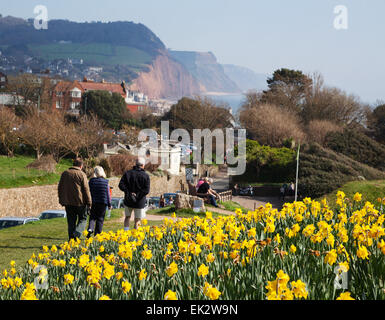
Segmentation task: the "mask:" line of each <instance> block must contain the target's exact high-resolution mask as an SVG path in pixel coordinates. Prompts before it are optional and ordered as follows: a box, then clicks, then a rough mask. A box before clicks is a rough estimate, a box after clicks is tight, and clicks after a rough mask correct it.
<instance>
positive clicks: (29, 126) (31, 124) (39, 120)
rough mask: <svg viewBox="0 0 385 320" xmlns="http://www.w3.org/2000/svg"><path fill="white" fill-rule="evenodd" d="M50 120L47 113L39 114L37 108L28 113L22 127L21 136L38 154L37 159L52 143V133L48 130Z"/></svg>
mask: <svg viewBox="0 0 385 320" xmlns="http://www.w3.org/2000/svg"><path fill="white" fill-rule="evenodd" d="M48 122H49V118H48V117H47V114H46V113H41V112H38V111H37V110H36V109H35V108H30V109H29V110H28V111H27V115H26V118H25V119H24V120H23V123H22V124H21V126H20V130H19V135H20V138H21V139H22V141H23V142H24V143H25V144H27V145H29V146H31V147H32V148H33V150H35V152H36V158H37V159H38V160H39V159H40V157H41V156H42V155H43V154H44V152H45V151H46V150H47V148H48V147H49V145H50V143H51V141H52V133H51V132H50V130H48V126H47V123H48Z"/></svg>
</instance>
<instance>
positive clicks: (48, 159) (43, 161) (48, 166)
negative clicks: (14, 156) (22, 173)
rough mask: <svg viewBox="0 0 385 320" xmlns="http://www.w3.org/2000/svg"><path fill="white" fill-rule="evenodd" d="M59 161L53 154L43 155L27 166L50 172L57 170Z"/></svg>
mask: <svg viewBox="0 0 385 320" xmlns="http://www.w3.org/2000/svg"><path fill="white" fill-rule="evenodd" d="M56 165H57V162H56V160H55V159H54V158H53V156H52V155H50V154H49V155H45V156H42V157H41V158H40V159H36V160H35V161H33V162H31V163H30V164H28V165H27V166H26V168H30V169H36V170H42V171H46V172H49V173H54V172H55V171H56Z"/></svg>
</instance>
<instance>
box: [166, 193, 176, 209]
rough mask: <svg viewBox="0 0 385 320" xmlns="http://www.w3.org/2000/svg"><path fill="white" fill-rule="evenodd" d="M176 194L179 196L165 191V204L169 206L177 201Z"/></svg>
mask: <svg viewBox="0 0 385 320" xmlns="http://www.w3.org/2000/svg"><path fill="white" fill-rule="evenodd" d="M176 196H177V194H176V193H164V194H163V197H164V202H165V205H166V206H168V205H171V204H173V203H174V202H175V199H176Z"/></svg>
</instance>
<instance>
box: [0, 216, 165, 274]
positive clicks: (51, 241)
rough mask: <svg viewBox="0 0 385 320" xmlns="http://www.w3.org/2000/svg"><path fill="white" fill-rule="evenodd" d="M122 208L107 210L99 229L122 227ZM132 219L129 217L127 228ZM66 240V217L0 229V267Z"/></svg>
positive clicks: (7, 266)
mask: <svg viewBox="0 0 385 320" xmlns="http://www.w3.org/2000/svg"><path fill="white" fill-rule="evenodd" d="M122 216H123V209H115V210H112V211H111V217H110V218H109V219H107V218H106V219H105V222H104V225H103V231H106V232H108V231H117V230H119V229H123V221H122ZM160 223H161V221H148V225H149V226H152V225H158V224H160ZM133 226H134V222H133V219H131V223H130V227H131V228H133ZM66 241H68V233H67V219H63V218H57V219H47V220H40V221H35V222H30V223H27V224H25V225H22V226H17V227H12V228H6V229H2V230H0V270H3V269H7V268H9V262H10V261H11V260H14V261H15V262H16V264H17V265H18V266H22V265H24V264H25V263H26V262H27V261H28V259H29V258H30V257H31V255H32V254H33V253H35V254H37V253H39V252H40V251H41V249H42V247H43V246H48V247H51V246H53V245H56V246H59V245H60V244H63V243H64V242H66Z"/></svg>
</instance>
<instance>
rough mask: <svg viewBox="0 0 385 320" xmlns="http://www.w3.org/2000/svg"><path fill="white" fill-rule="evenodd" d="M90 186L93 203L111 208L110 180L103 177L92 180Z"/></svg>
mask: <svg viewBox="0 0 385 320" xmlns="http://www.w3.org/2000/svg"><path fill="white" fill-rule="evenodd" d="M88 184H89V186H90V192H91V197H92V203H102V204H105V205H106V206H108V207H111V199H110V187H109V185H108V180H107V179H104V178H102V177H100V178H91V179H90V182H89V183H88Z"/></svg>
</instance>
